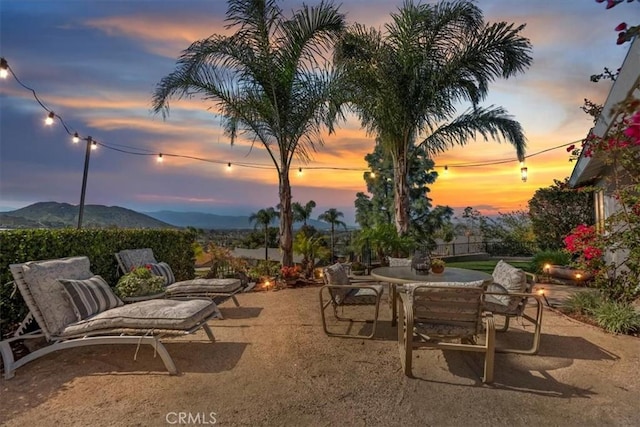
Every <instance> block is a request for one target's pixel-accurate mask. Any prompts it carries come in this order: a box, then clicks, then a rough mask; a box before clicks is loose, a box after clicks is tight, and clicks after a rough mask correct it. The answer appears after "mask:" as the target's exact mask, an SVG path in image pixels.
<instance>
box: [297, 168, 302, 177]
mask: <svg viewBox="0 0 640 427" xmlns="http://www.w3.org/2000/svg"><path fill="white" fill-rule="evenodd" d="M298 176H302V168H298Z"/></svg>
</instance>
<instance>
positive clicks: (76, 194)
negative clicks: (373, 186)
mask: <svg viewBox="0 0 640 427" xmlns="http://www.w3.org/2000/svg"><path fill="white" fill-rule="evenodd" d="M307 3H309V4H313V3H315V1H314V0H309V1H307ZM336 3H337V4H341V11H342V12H344V13H346V16H347V20H348V22H349V23H353V22H359V23H363V24H366V25H368V26H375V27H382V26H383V25H384V23H386V22H389V21H390V18H389V14H390V13H391V12H394V11H396V10H397V8H398V7H399V6H400V5H401V4H402V1H401V0H394V1H390V0H387V1H382V0H343V1H342V2H336ZM476 3H477V4H478V5H479V7H480V8H481V9H482V10H483V11H484V13H485V19H486V20H487V21H489V22H495V21H507V22H514V23H517V24H521V23H526V24H527V27H526V29H525V30H524V33H523V34H524V35H525V36H526V37H528V38H529V39H530V40H531V42H532V44H533V58H534V60H533V65H532V66H531V67H530V68H529V70H528V71H526V72H525V73H524V74H521V75H519V76H517V77H516V78H511V79H509V80H500V81H497V82H495V83H494V84H493V85H492V86H491V87H490V91H489V92H490V95H489V98H488V99H487V100H486V101H485V102H484V103H483V105H486V106H488V105H492V104H493V105H500V106H503V107H505V108H506V109H507V111H508V112H509V113H510V114H512V115H513V116H514V117H515V118H516V119H517V120H519V121H520V122H521V124H522V126H523V128H524V130H525V134H526V137H527V140H528V149H527V154H528V155H531V154H535V153H538V152H540V151H543V150H546V149H549V148H553V147H557V146H561V145H565V144H568V143H570V142H572V141H576V140H579V139H582V138H584V137H585V136H586V134H587V132H588V131H589V129H590V127H591V125H592V121H591V119H590V117H589V116H587V115H586V114H585V113H583V112H582V111H581V110H580V106H581V105H582V104H583V99H584V98H588V99H590V100H592V101H594V102H597V103H604V101H605V98H606V95H607V93H608V91H609V88H610V82H609V81H601V82H599V83H592V82H590V81H589V76H590V75H592V74H597V73H600V72H602V71H603V68H604V67H608V68H610V69H612V70H616V69H617V68H618V67H619V66H620V65H621V64H622V61H623V59H624V57H625V55H626V52H627V50H628V47H629V43H626V44H624V45H621V46H618V45H616V43H615V41H616V32H615V31H614V28H615V27H616V26H617V25H618V24H619V23H620V22H623V21H631V23H637V21H638V20H639V19H638V18H640V3H637V2H634V3H631V4H626V3H625V4H621V5H619V6H617V7H615V8H613V9H611V10H605V7H604V4H602V3H596V1H595V0H562V1H558V0H526V1H525V0H520V1H518V0H478V1H477V2H476ZM280 4H281V6H282V7H283V9H284V10H285V12H288V11H290V10H292V9H295V8H297V7H298V6H299V5H301V4H302V2H301V1H297V0H295V1H294V0H288V1H283V2H280ZM225 12H226V2H224V1H221V0H220V1H217V0H215V1H214V0H208V1H204V0H183V1H178V0H164V1H154V0H129V1H106V0H56V1H44V0H0V56H2V57H3V58H5V59H6V60H7V61H8V63H9V65H10V67H11V68H12V70H13V71H14V72H15V74H16V76H17V77H18V78H19V79H20V81H21V82H22V83H23V84H25V85H26V86H29V87H31V88H33V89H35V91H36V93H37V95H38V97H39V98H40V100H41V101H42V102H43V103H44V104H45V105H46V107H47V108H49V109H50V110H52V111H54V112H55V113H56V114H58V115H60V116H61V117H62V118H63V119H64V121H65V122H66V123H67V125H69V127H70V128H71V130H72V131H77V132H78V133H79V134H80V135H81V136H88V135H91V136H92V137H93V138H94V139H95V140H97V141H98V142H103V143H105V144H108V145H110V146H114V147H119V148H122V149H124V150H128V151H137V152H145V153H149V154H157V153H165V156H164V159H165V161H164V162H163V163H158V162H156V158H155V156H153V155H150V156H141V155H132V154H125V153H121V152H118V151H114V150H108V149H106V148H104V147H98V149H97V150H95V151H93V152H92V153H91V162H90V167H89V177H88V184H87V193H86V203H87V204H104V205H110V206H113V205H116V206H122V207H126V208H130V209H135V210H138V211H144V212H148V211H157V210H164V209H169V210H176V211H198V212H210V213H217V214H224V215H246V214H250V213H252V212H255V211H257V210H258V209H261V208H265V207H269V206H275V205H276V204H277V203H278V190H277V174H276V172H275V170H274V169H269V168H267V169H261V168H245V167H240V166H239V165H237V164H238V163H251V164H258V165H271V163H270V160H269V159H268V157H267V156H266V153H265V151H264V150H263V149H262V148H261V146H259V145H258V144H257V145H255V146H253V148H251V142H250V141H239V142H238V143H237V144H236V145H234V146H231V145H230V144H229V139H228V137H226V136H224V135H223V134H222V133H221V130H220V119H219V117H217V116H216V115H215V114H213V112H212V111H210V110H208V108H209V107H210V106H211V104H210V103H207V102H206V101H202V100H200V99H197V98H194V99H193V100H189V101H180V102H173V103H172V109H171V114H170V116H169V117H168V119H167V120H166V121H163V119H162V117H160V116H154V115H153V114H152V113H151V112H150V107H151V96H152V94H153V91H154V88H155V86H156V84H157V83H158V82H159V81H160V79H161V78H162V77H164V76H165V75H166V74H168V73H170V72H171V71H172V70H173V69H174V66H175V60H176V58H177V57H178V56H179V54H180V52H181V51H182V50H183V49H185V48H186V47H188V46H189V44H190V43H191V42H193V41H195V40H198V39H201V38H206V37H208V36H210V35H212V34H214V33H224V34H228V33H229V31H228V30H226V29H224V22H223V20H224V14H225ZM45 116H46V112H45V111H44V110H43V109H42V107H41V106H40V105H39V104H38V103H37V101H36V100H35V99H34V97H33V95H32V93H31V92H30V91H28V90H26V89H24V88H23V87H21V86H20V85H19V84H18V82H17V81H16V80H15V79H14V78H13V77H11V76H9V78H7V79H6V80H0V162H1V163H0V211H4V210H11V209H16V208H20V207H23V206H26V205H28V204H31V203H34V202H37V201H58V202H67V203H71V204H78V203H79V200H80V189H81V182H82V172H83V165H84V156H85V150H84V147H85V146H84V143H80V144H78V145H75V144H73V143H72V142H71V139H70V137H69V136H68V135H67V134H66V132H65V131H64V129H63V128H62V126H61V125H60V123H58V122H56V124H55V125H54V126H50V127H48V126H45V125H44V118H45ZM373 144H374V137H373V136H370V135H366V133H365V132H364V131H363V130H362V129H361V128H360V125H359V122H358V121H357V120H356V119H355V118H354V117H351V118H350V119H349V120H348V121H347V122H346V123H342V124H341V125H340V126H339V128H338V129H337V132H336V133H335V134H334V135H330V136H327V137H326V138H325V146H324V147H322V148H321V149H320V151H319V152H318V153H316V154H315V155H314V159H313V161H312V162H311V163H310V164H308V165H302V164H298V163H295V164H294V165H295V169H294V170H293V171H292V174H291V182H292V185H293V199H294V201H300V202H302V203H303V204H304V203H306V202H307V201H309V200H315V201H316V202H317V204H318V206H317V207H316V209H315V210H314V212H313V216H314V217H317V215H319V214H321V213H322V212H323V211H325V210H326V209H329V208H337V209H338V210H340V211H342V212H343V213H344V214H345V220H346V222H347V223H348V224H353V222H354V221H353V216H354V207H353V202H354V200H355V195H356V193H357V192H358V191H366V186H365V183H364V180H363V178H362V176H363V172H364V171H365V170H366V167H367V164H366V162H365V161H364V156H365V155H366V154H367V153H369V152H371V151H372V150H373ZM132 149H134V150H132ZM169 154H179V155H186V156H194V157H199V158H205V159H208V160H212V161H213V162H206V161H198V160H190V159H184V158H177V157H171V156H169ZM568 158H569V156H568V153H567V151H566V149H565V148H564V147H562V148H559V149H554V150H550V151H548V152H546V153H543V154H540V155H536V156H533V157H531V158H529V159H527V162H526V166H527V167H528V172H529V178H528V180H527V182H526V183H525V182H522V181H521V179H520V165H519V163H518V162H517V161H516V156H515V150H514V149H513V148H512V147H511V146H510V145H508V144H506V143H502V144H499V143H497V142H493V141H489V142H485V141H482V140H478V141H475V142H471V143H469V144H468V145H467V146H465V147H459V148H456V149H454V150H451V151H449V152H447V153H446V154H443V155H441V156H438V157H437V158H435V163H436V165H437V170H438V172H439V173H440V177H439V178H438V180H437V182H436V183H435V184H434V185H433V186H432V188H431V197H432V199H433V204H434V205H449V206H451V207H454V208H456V209H457V210H458V212H460V211H461V209H463V208H464V207H466V206H472V207H474V208H476V209H478V210H480V211H481V212H482V213H483V214H485V215H490V214H495V213H496V212H498V211H500V212H509V211H512V210H516V209H526V208H527V202H528V200H529V199H530V198H531V196H532V195H533V193H534V192H535V190H537V189H538V188H541V187H547V186H549V185H551V184H552V183H553V180H554V179H563V178H565V177H567V176H569V175H570V173H571V169H572V164H571V163H570V162H569V161H568ZM510 159H511V160H512V161H511V162H509V163H504V164H499V165H493V166H484V167H459V166H458V167H457V165H462V164H469V163H486V162H491V161H495V160H510ZM228 162H230V163H231V164H232V168H231V170H230V171H228V170H227V163H228ZM445 165H447V166H448V171H447V172H446V173H444V166H445ZM298 167H302V168H303V174H302V175H301V176H298V172H297V170H298ZM329 167H338V168H347V169H353V170H327V169H305V168H329Z"/></svg>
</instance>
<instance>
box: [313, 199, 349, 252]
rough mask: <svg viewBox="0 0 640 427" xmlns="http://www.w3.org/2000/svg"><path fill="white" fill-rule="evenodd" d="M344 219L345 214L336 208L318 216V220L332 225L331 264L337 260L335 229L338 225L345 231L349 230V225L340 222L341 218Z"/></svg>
mask: <svg viewBox="0 0 640 427" xmlns="http://www.w3.org/2000/svg"><path fill="white" fill-rule="evenodd" d="M342 217H344V214H343V213H342V212H340V211H339V210H337V209H335V208H331V209H329V210H327V211H325V212H324V213H323V214H320V216H318V220H320V221H324V222H327V223H329V224H331V262H333V261H334V259H335V251H334V239H333V237H334V234H335V227H336V226H337V225H338V226H339V225H341V226H342V227H344V229H345V230H346V229H347V224H345V223H344V222H343V221H341V220H340V218H342Z"/></svg>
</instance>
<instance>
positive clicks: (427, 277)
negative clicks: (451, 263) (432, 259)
mask: <svg viewBox="0 0 640 427" xmlns="http://www.w3.org/2000/svg"><path fill="white" fill-rule="evenodd" d="M371 276H372V277H373V278H375V279H376V280H378V281H380V282H387V283H389V284H390V287H389V294H390V295H389V296H390V299H391V312H392V320H391V324H392V325H393V326H395V325H396V322H397V315H398V307H397V305H396V304H397V299H398V289H397V288H396V287H397V285H403V284H406V283H416V282H475V281H477V280H482V281H483V282H484V283H485V285H487V286H488V285H490V284H491V282H492V281H493V277H492V276H491V275H490V274H488V273H484V272H482V271H476V270H468V269H466V268H457V267H446V268H445V269H444V271H443V272H442V273H439V274H435V273H431V272H429V273H428V274H424V273H420V272H418V271H416V270H414V269H412V268H411V267H409V266H406V267H379V268H374V269H373V270H371Z"/></svg>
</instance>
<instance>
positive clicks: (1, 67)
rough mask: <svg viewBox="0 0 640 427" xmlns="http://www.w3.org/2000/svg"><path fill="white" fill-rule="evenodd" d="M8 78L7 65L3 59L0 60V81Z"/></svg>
mask: <svg viewBox="0 0 640 427" xmlns="http://www.w3.org/2000/svg"><path fill="white" fill-rule="evenodd" d="M7 76H9V64H8V63H7V60H6V59H4V58H0V79H6V78H7Z"/></svg>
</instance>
